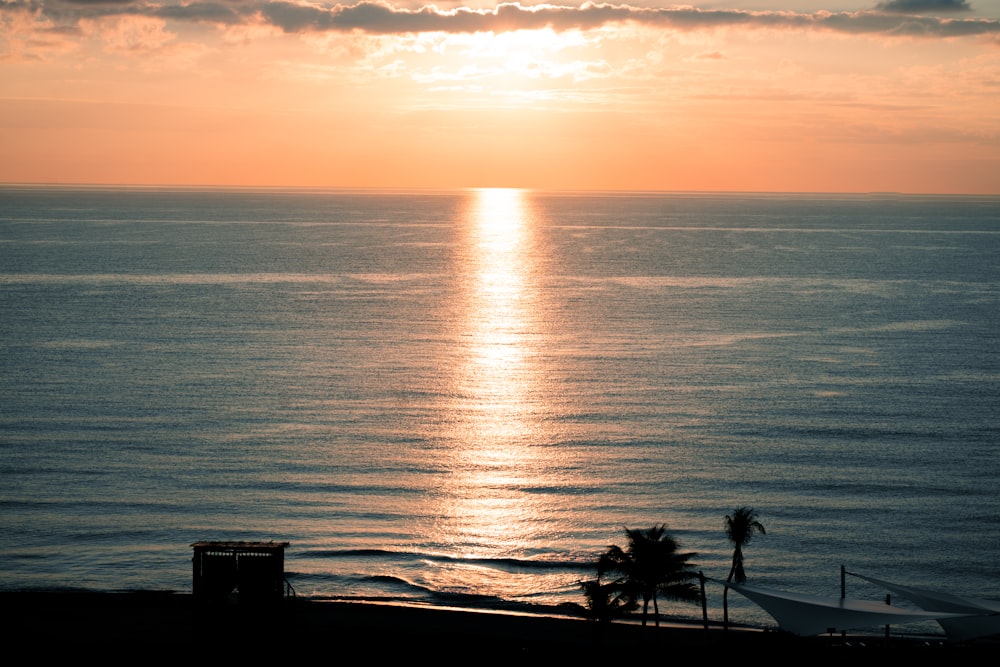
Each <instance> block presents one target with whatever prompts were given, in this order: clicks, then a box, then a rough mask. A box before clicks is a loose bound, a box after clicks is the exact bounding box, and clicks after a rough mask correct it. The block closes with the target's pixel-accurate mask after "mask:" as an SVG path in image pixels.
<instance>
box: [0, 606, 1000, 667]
mask: <svg viewBox="0 0 1000 667" xmlns="http://www.w3.org/2000/svg"><path fill="white" fill-rule="evenodd" d="M0 599H2V601H3V606H4V609H5V610H6V611H7V612H8V615H9V616H10V620H8V621H7V623H6V625H7V630H8V633H7V634H8V637H10V638H11V639H12V643H13V644H16V645H21V646H34V647H36V649H37V650H39V651H42V652H44V653H46V654H50V653H55V654H62V653H64V652H65V653H67V654H69V653H72V654H73V655H75V656H87V655H89V656H98V657H103V658H104V659H114V658H115V657H120V656H136V655H141V656H144V657H148V656H152V655H156V656H159V657H160V658H169V659H191V658H192V657H196V656H197V657H199V658H201V659H207V658H211V659H227V658H228V659H237V658H238V659H279V658H280V659H290V658H296V657H302V658H306V657H308V658H310V659H316V658H317V657H319V656H322V655H328V656H330V658H331V659H341V658H343V657H346V656H355V657H356V656H358V655H359V654H361V655H362V658H361V659H365V660H367V659H378V660H381V661H384V660H413V661H425V660H434V661H438V662H440V661H446V662H458V661H463V662H464V661H469V660H475V661H485V662H490V663H492V662H499V661H508V660H518V661H519V662H520V663H522V664H524V663H532V664H541V663H542V662H546V663H550V662H552V661H553V660H560V661H566V660H571V661H575V662H584V661H594V662H597V661H605V660H611V659H621V657H622V656H628V657H629V659H641V658H642V659H644V658H645V657H649V658H650V659H653V658H658V659H662V657H663V656H664V652H670V651H678V652H679V653H682V654H685V653H689V652H692V653H693V654H694V655H699V656H710V657H711V656H715V657H723V656H728V655H733V656H736V655H749V654H755V653H774V654H780V655H782V656H796V655H801V656H809V655H823V654H828V653H832V654H834V655H842V654H844V653H846V652H849V653H850V654H851V655H856V656H858V657H859V658H860V659H867V658H868V657H869V656H879V657H880V659H881V658H883V657H885V656H886V655H887V654H888V653H890V652H891V653H892V654H893V655H900V654H903V653H905V654H907V655H913V654H915V653H917V652H919V653H920V654H921V655H925V654H934V655H939V656H947V657H948V659H965V658H969V657H972V656H973V655H975V656H987V655H996V652H997V648H998V644H997V642H995V641H977V642H973V643H970V644H964V645H959V644H948V643H946V642H944V641H943V640H933V639H917V638H913V637H907V638H901V637H890V638H889V640H888V641H886V640H885V638H884V637H879V636H877V635H870V636H851V637H843V636H821V637H809V638H803V637H795V636H791V635H787V634H785V633H780V632H774V631H764V630H761V629H750V628H731V629H730V630H728V631H724V630H723V629H722V628H720V627H719V626H718V625H715V624H713V625H712V626H710V628H709V629H705V628H704V627H702V626H700V625H695V624H685V623H670V622H664V623H663V624H662V625H661V627H659V628H657V627H653V626H652V625H650V626H648V627H642V626H641V625H639V624H637V623H632V622H614V623H611V624H610V625H604V626H598V625H597V624H595V623H593V622H591V621H588V620H586V619H582V618H572V617H562V616H555V615H534V614H512V613H496V612H481V611H475V610H468V609H444V608H432V607H422V606H408V605H400V604H378V603H371V602H366V603H359V602H347V601H324V600H312V599H295V598H289V599H286V600H285V601H284V602H282V603H279V604H272V605H266V606H245V605H244V606H241V605H239V604H225V605H216V606H213V605H204V604H201V603H199V602H197V600H196V599H195V598H194V597H193V596H192V595H190V594H178V593H170V592H127V593H89V592H52V593H49V592H29V593H25V592H14V593H3V594H0Z"/></svg>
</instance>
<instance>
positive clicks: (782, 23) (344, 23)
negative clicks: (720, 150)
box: [0, 0, 1000, 37]
mask: <svg viewBox="0 0 1000 667" xmlns="http://www.w3.org/2000/svg"><path fill="white" fill-rule="evenodd" d="M888 4H889V5H893V6H902V5H903V4H913V5H921V6H931V5H934V6H937V7H938V8H939V9H940V8H941V7H942V6H948V5H964V4H965V0H892V2H890V3H888ZM14 7H21V8H22V9H23V8H30V9H32V10H36V11H39V12H40V13H41V14H43V15H48V16H50V17H51V18H53V19H56V20H59V19H62V20H72V19H73V18H74V17H76V18H81V17H85V16H86V17H95V16H113V15H145V16H155V17H160V18H164V19H170V20H174V21H191V22H203V23H216V24H221V25H237V24H242V23H248V22H251V21H263V22H265V23H267V24H270V25H273V26H275V27H277V28H279V29H281V30H283V31H285V32H287V33H302V32H351V31H358V32H364V33H369V34H378V35H386V34H407V33H422V32H451V33H472V32H509V31H513V30H531V29H538V28H550V29H552V30H556V31H563V30H573V29H580V30H586V29H592V28H598V27H601V26H603V25H608V24H615V23H633V24H640V25H647V26H654V27H660V28H664V29H670V30H680V31H691V30H704V29H712V28H727V27H743V28H748V29H749V28H771V29H798V30H827V31H833V32H838V33H847V34H868V35H891V36H910V37H965V36H975V35H998V34H1000V21H997V20H994V19H950V18H940V17H936V16H920V15H911V14H900V13H898V12H897V11H888V10H887V11H860V12H815V13H810V14H805V13H798V12H784V11H744V10H722V9H705V10H702V9H697V8H693V7H671V8H645V7H632V6H630V5H610V4H598V3H593V2H588V3H585V4H583V5H580V6H576V7H571V6H557V5H527V6H522V5H520V4H516V3H514V4H500V5H497V6H496V8H494V9H492V10H485V9H472V8H467V7H459V8H457V9H451V10H442V9H438V8H436V7H434V6H430V5H429V6H425V7H422V8H419V9H412V10H411V9H402V8H397V7H393V6H391V5H388V4H384V3H381V2H359V3H358V4H354V5H333V6H323V5H317V4H302V3H297V2H289V1H286V0H278V1H275V2H264V1H261V0H243V1H232V2H226V1H204V2H197V1H195V2H190V3H188V4H183V5H181V4H156V3H148V2H144V1H142V0H137V1H135V2H129V1H128V0H25V1H21V0H13V1H11V0H0V11H3V10H7V11H9V10H10V9H12V8H14Z"/></svg>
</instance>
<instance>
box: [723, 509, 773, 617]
mask: <svg viewBox="0 0 1000 667" xmlns="http://www.w3.org/2000/svg"><path fill="white" fill-rule="evenodd" d="M725 528H726V538H727V539H728V540H729V542H730V543H731V544H732V545H733V565H732V567H730V568H729V576H728V577H726V583H729V582H732V581H735V582H736V583H738V584H742V583H743V582H745V581H746V580H747V575H746V572H745V571H744V569H743V547H745V546H747V545H748V544H750V540H752V539H753V536H754V535H755V534H756V533H760V534H761V535H766V534H767V532H766V531H765V530H764V524H762V523H761V522H760V521H759V520H758V519H757V510H755V509H754V508H752V507H747V506H746V505H744V506H742V507H737V508H736V509H735V510H733V513H732V514H727V515H726V519H725ZM722 610H723V619H724V620H723V626H724V627H726V628H728V627H729V586H726V587H725V589H724V590H723V592H722Z"/></svg>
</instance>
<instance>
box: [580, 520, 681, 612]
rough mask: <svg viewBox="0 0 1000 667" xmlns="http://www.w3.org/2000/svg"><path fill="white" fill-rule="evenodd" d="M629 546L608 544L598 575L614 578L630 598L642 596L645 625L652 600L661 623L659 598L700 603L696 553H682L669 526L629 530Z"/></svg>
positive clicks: (613, 582)
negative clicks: (695, 562)
mask: <svg viewBox="0 0 1000 667" xmlns="http://www.w3.org/2000/svg"><path fill="white" fill-rule="evenodd" d="M625 534H626V535H627V536H628V545H627V546H626V548H625V549H622V548H621V547H619V546H617V545H612V546H610V547H608V550H607V551H606V552H605V553H604V554H603V555H602V556H601V557H600V559H599V560H598V563H597V578H598V581H600V580H601V578H602V577H604V576H605V575H611V576H613V577H614V579H613V580H612V581H611V582H610V583H609V584H608V585H609V586H611V587H612V588H613V589H614V590H616V591H618V592H619V594H620V595H621V596H622V597H623V598H624V599H627V600H632V601H638V600H639V599H640V598H641V599H642V624H643V625H646V617H647V615H648V613H649V602H650V600H652V602H653V615H654V617H653V618H654V621H655V622H656V625H657V626H659V625H660V608H659V605H658V603H657V597H658V596H659V595H662V596H664V597H667V598H672V599H675V600H682V601H686V602H697V601H698V600H699V599H700V596H699V592H698V587H697V586H695V585H694V584H693V583H692V580H694V579H697V578H698V573H697V572H695V571H694V570H693V569H692V566H691V564H690V563H689V562H688V559H689V558H691V557H692V556H694V555H695V554H693V553H681V552H680V551H679V549H680V544H679V543H678V542H677V540H676V539H674V538H673V537H672V536H671V535H669V534H668V533H667V527H666V526H665V525H660V526H653V527H652V528H649V529H647V530H630V529H629V528H626V529H625Z"/></svg>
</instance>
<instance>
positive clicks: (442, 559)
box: [302, 549, 594, 571]
mask: <svg viewBox="0 0 1000 667" xmlns="http://www.w3.org/2000/svg"><path fill="white" fill-rule="evenodd" d="M302 555H303V556H304V557H307V558H327V559H337V558H365V559H373V560H394V561H410V562H414V561H432V562H438V563H463V564H468V565H481V566H483V567H490V568H495V569H498V570H506V571H511V570H592V569H593V568H594V561H593V560H574V559H559V560H543V559H531V558H479V557H467V556H449V555H447V554H435V553H426V552H415V551H396V550H392V549H318V550H315V551H306V552H304V553H303V554H302Z"/></svg>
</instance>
